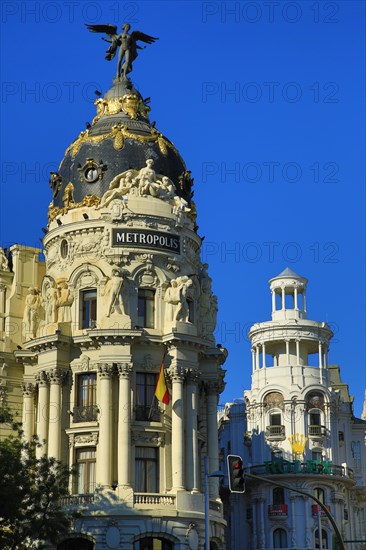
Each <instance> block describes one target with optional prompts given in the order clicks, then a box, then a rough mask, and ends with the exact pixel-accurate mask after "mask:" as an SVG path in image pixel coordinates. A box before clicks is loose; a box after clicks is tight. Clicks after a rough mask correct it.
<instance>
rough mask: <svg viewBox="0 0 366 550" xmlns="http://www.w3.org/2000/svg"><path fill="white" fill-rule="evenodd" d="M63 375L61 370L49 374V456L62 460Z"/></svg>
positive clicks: (54, 370) (53, 370)
mask: <svg viewBox="0 0 366 550" xmlns="http://www.w3.org/2000/svg"><path fill="white" fill-rule="evenodd" d="M62 379H63V375H62V373H61V371H60V370H59V369H57V368H56V369H52V370H51V371H50V372H49V380H50V410H49V423H48V456H49V457H51V456H52V457H54V458H56V459H57V460H60V458H61V387H62Z"/></svg>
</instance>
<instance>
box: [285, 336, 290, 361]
mask: <svg viewBox="0 0 366 550" xmlns="http://www.w3.org/2000/svg"><path fill="white" fill-rule="evenodd" d="M286 363H287V365H289V364H290V340H288V339H287V340H286Z"/></svg>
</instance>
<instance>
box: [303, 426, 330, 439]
mask: <svg viewBox="0 0 366 550" xmlns="http://www.w3.org/2000/svg"><path fill="white" fill-rule="evenodd" d="M308 435H309V437H310V438H311V439H314V440H321V439H324V437H326V435H327V428H326V427H325V426H316V425H310V426H309V430H308Z"/></svg>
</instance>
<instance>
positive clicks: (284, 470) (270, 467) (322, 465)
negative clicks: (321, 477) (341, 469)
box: [264, 459, 333, 475]
mask: <svg viewBox="0 0 366 550" xmlns="http://www.w3.org/2000/svg"><path fill="white" fill-rule="evenodd" d="M264 466H265V473H266V474H297V473H298V474H328V475H332V473H333V472H332V471H331V466H332V461H331V460H322V461H321V462H319V461H318V460H307V461H306V462H300V460H295V461H294V462H289V461H288V460H283V459H280V460H273V461H268V462H265V463H264Z"/></svg>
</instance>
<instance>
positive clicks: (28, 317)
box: [23, 287, 42, 338]
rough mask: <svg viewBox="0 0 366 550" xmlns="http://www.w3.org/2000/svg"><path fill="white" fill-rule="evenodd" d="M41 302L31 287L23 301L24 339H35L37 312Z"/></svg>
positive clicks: (34, 289) (35, 289) (36, 291)
mask: <svg viewBox="0 0 366 550" xmlns="http://www.w3.org/2000/svg"><path fill="white" fill-rule="evenodd" d="M41 305H42V300H41V296H40V294H39V290H38V289H37V288H34V287H31V288H30V289H29V290H28V294H27V296H26V299H25V308H24V314H23V323H24V336H25V338H27V337H29V338H35V337H36V334H37V328H38V324H39V312H40V309H41Z"/></svg>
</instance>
